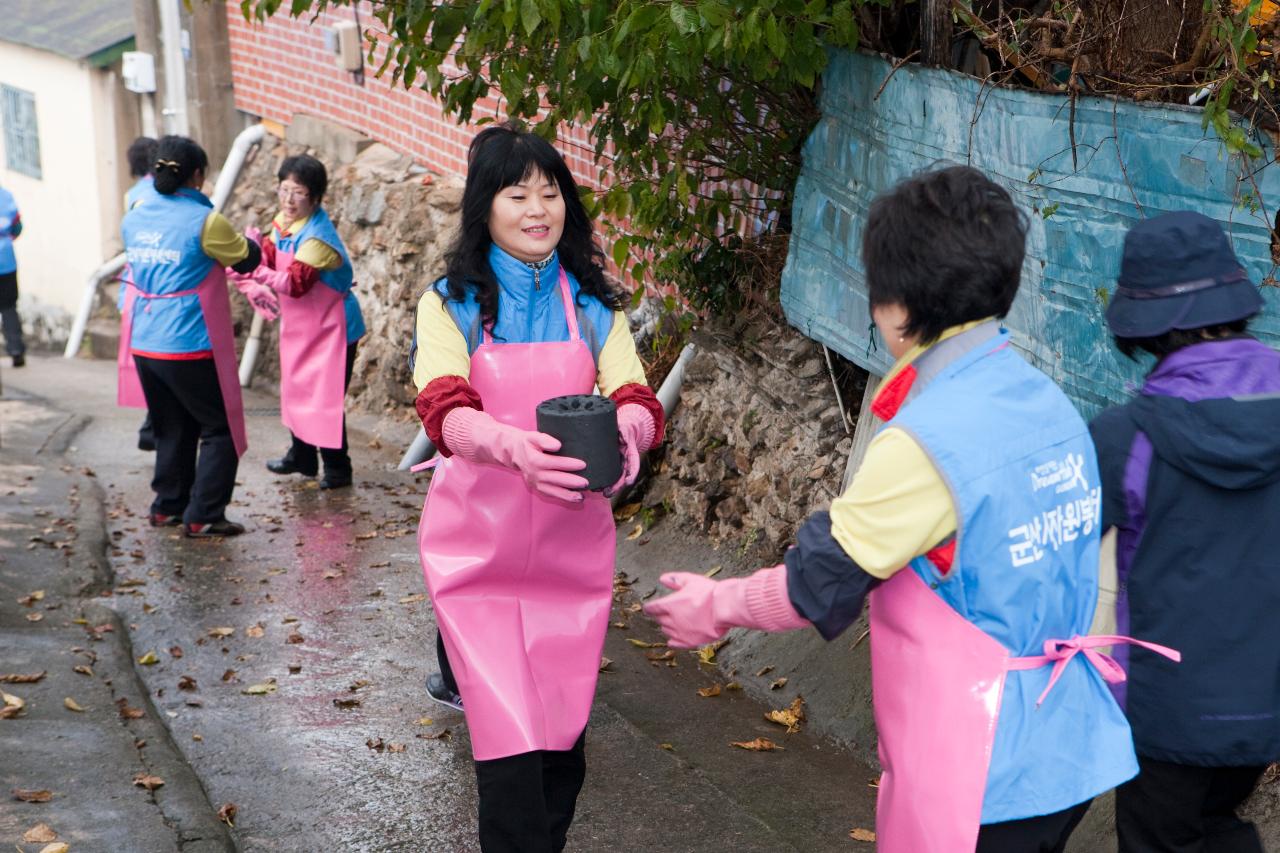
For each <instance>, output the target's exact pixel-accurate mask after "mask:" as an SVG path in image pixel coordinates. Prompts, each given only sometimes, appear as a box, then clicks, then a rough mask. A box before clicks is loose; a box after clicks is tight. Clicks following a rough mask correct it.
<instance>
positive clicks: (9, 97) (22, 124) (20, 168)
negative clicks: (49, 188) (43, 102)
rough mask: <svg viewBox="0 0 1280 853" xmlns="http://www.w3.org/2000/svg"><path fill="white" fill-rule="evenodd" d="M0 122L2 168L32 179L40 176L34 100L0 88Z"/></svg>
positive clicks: (22, 91) (8, 88)
mask: <svg viewBox="0 0 1280 853" xmlns="http://www.w3.org/2000/svg"><path fill="white" fill-rule="evenodd" d="M0 109H2V110H3V115H0V121H2V122H3V125H4V159H5V166H6V167H7V168H8V169H9V170H10V171H13V172H21V173H22V174H24V175H30V176H31V177H33V178H39V177H40V176H41V175H40V132H39V129H38V128H37V127H36V97H35V95H33V94H31V93H30V92H27V91H24V90H22V89H16V88H14V87H13V86H5V85H2V84H0Z"/></svg>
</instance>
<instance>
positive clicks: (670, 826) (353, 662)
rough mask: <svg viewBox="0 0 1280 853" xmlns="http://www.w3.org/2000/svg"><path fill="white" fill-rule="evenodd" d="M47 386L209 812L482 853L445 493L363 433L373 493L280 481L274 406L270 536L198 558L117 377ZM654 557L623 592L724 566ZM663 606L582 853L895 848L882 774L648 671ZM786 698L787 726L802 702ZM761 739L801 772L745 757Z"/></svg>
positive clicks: (575, 845) (87, 375)
mask: <svg viewBox="0 0 1280 853" xmlns="http://www.w3.org/2000/svg"><path fill="white" fill-rule="evenodd" d="M31 365H32V366H31V368H29V369H28V372H26V373H25V374H23V375H22V376H21V377H19V376H16V375H15V374H14V373H13V372H10V373H7V374H6V377H5V378H6V381H8V382H12V383H18V384H20V385H21V386H22V387H24V388H26V389H27V390H29V391H30V392H31V393H40V392H41V391H47V390H48V389H49V388H53V387H57V388H58V389H59V394H58V397H57V402H56V405H59V406H67V405H68V401H71V400H74V401H75V408H76V409H77V410H78V411H82V412H86V413H89V414H90V415H91V418H92V420H91V421H90V423H89V424H88V425H87V426H86V427H85V428H84V430H83V431H82V432H81V433H80V434H79V435H78V436H77V438H76V440H75V443H74V446H72V447H71V448H70V449H69V450H68V460H69V461H70V462H71V463H72V464H73V465H76V466H85V467H88V468H91V469H92V470H93V471H94V473H95V474H96V478H97V480H98V482H99V483H100V484H101V486H102V488H103V490H104V495H105V499H104V503H103V511H104V513H105V515H106V519H105V522H106V528H107V535H108V541H109V542H110V546H109V548H108V557H109V560H110V566H111V569H112V570H113V571H114V579H113V582H112V584H111V586H110V591H109V594H106V595H103V596H102V597H100V598H99V599H98V601H99V603H103V604H107V605H109V606H111V607H112V608H114V609H115V610H116V611H117V612H118V613H119V614H120V617H121V619H122V620H123V622H124V624H125V626H126V627H127V630H128V633H129V639H130V641H131V643H132V649H133V658H134V660H135V661H141V662H138V663H136V670H137V672H138V673H139V675H140V677H141V679H142V682H143V684H145V687H146V690H147V692H148V694H149V698H150V701H151V703H153V706H154V709H155V713H156V716H157V717H158V719H159V721H160V722H162V723H163V724H164V725H165V726H166V727H167V729H168V730H169V732H170V733H171V736H172V739H173V743H174V744H175V745H176V747H177V749H178V751H179V752H180V754H181V756H182V758H184V759H185V761H186V762H187V764H189V766H190V768H191V769H192V771H194V774H195V776H196V777H197V778H198V779H199V782H200V784H201V785H202V786H203V789H204V791H205V793H206V795H207V799H208V803H209V808H210V809H211V810H212V811H215V812H216V811H217V810H218V809H219V808H221V807H222V806H224V805H225V804H228V803H230V804H235V806H236V817H235V822H234V828H233V829H232V830H231V836H232V838H233V840H234V843H235V845H236V847H237V848H238V849H241V850H251V851H268V850H269V851H330V850H359V851H364V850H368V851H383V850H386V851H392V850H414V851H470V850H475V849H478V848H477V845H476V844H475V840H474V839H475V814H476V805H475V783H474V775H473V770H472V764H471V760H470V748H469V744H468V740H467V730H466V724H465V721H464V719H463V717H462V716H461V715H460V714H456V713H453V712H451V711H449V710H448V709H445V708H443V707H442V706H439V705H435V704H434V703H431V702H430V701H429V700H428V699H427V697H426V695H425V692H424V690H423V686H422V685H423V681H424V679H425V677H426V675H427V674H428V673H429V672H430V671H431V670H432V669H433V668H434V666H435V661H434V644H433V639H434V622H433V619H432V615H431V608H430V604H429V602H428V601H427V600H426V598H425V589H424V586H423V581H422V576H421V571H420V568H419V565H418V556H417V549H416V531H417V522H418V516H419V513H420V511H421V505H422V498H423V494H424V492H425V488H426V479H425V477H423V476H411V475H407V474H403V473H400V472H396V471H394V470H391V469H392V468H393V466H394V462H395V461H396V458H397V457H398V452H399V447H391V446H387V447H380V446H379V442H378V441H377V440H371V438H370V436H369V435H367V434H362V433H360V432H353V435H352V445H353V456H354V457H355V463H356V486H355V488H353V489H347V490H342V491H338V492H333V493H328V492H321V491H320V490H318V489H317V488H316V486H315V481H313V480H307V479H304V478H301V477H296V476H295V477H285V478H279V477H275V476H273V475H271V474H270V473H269V472H267V471H266V470H265V469H264V467H263V462H264V460H265V459H267V458H270V457H272V456H275V455H278V451H281V450H283V449H284V448H285V447H286V446H287V434H286V433H285V431H284V428H283V427H282V426H281V425H280V423H279V420H278V416H277V415H276V413H275V410H274V401H273V400H272V399H271V398H270V397H268V396H266V395H263V394H259V393H256V392H255V393H252V394H250V395H249V397H248V398H247V400H246V405H247V406H248V407H249V408H250V411H251V416H250V417H249V419H248V425H249V441H250V448H249V451H248V453H247V454H246V456H245V457H244V459H242V461H241V467H240V475H239V481H240V484H239V485H238V487H237V491H236V498H235V501H234V503H233V504H232V506H231V507H230V508H229V510H228V515H229V516H230V517H231V518H234V519H237V520H240V521H243V522H245V523H246V524H247V525H248V527H249V532H248V533H247V534H246V535H245V536H242V537H238V538H235V539H228V540H221V541H219V540H211V541H192V540H186V539H183V538H182V537H181V536H179V535H176V534H174V533H173V532H172V531H171V530H157V529H153V528H151V527H149V526H148V525H147V524H146V510H147V507H148V504H149V502H150V496H151V493H150V489H149V486H148V481H149V477H150V466H151V461H152V457H151V456H150V455H149V454H144V453H142V452H140V451H138V450H136V449H134V446H133V445H134V439H135V433H134V430H135V429H136V426H137V422H138V421H140V417H139V416H138V415H137V413H135V412H134V411H122V410H117V409H115V408H114V407H113V405H112V403H113V397H114V382H113V375H112V374H113V371H112V369H111V368H112V367H113V366H112V365H110V364H106V363H103V362H80V361H77V362H71V363H67V362H62V361H61V360H54V359H47V360H46V359H33V361H32V363H31ZM55 383H56V384H55ZM389 444H390V442H388V445H389ZM628 526H630V525H628ZM642 542H643V546H642V545H641V544H639V543H636V542H632V541H628V540H626V539H625V537H621V536H620V554H619V563H618V567H619V569H620V570H621V571H623V572H624V573H626V572H627V571H628V566H629V565H631V564H632V563H633V561H637V560H647V561H654V560H658V561H662V560H671V561H672V562H673V563H674V564H675V565H689V564H690V563H691V562H693V561H694V557H693V555H692V554H691V549H692V550H697V549H698V548H700V547H701V548H704V549H705V547H706V546H704V545H700V544H699V543H697V542H690V541H689V540H688V538H687V537H683V536H682V535H680V534H679V533H678V532H677V531H674V530H663V529H662V526H661V524H659V526H658V527H657V528H655V530H654V531H652V532H651V533H650V534H649V535H648V536H646V537H644V539H643V540H642ZM646 591H647V590H642V589H640V588H639V585H638V584H637V588H636V589H635V590H634V591H633V590H630V589H629V587H628V586H627V584H626V583H622V584H620V585H619V599H620V600H619V602H618V609H617V612H616V615H615V621H616V622H618V623H619V625H625V627H617V628H613V629H611V630H610V632H609V638H608V643H607V645H606V649H605V655H606V657H609V658H611V659H612V660H613V663H612V664H610V665H609V667H608V669H607V671H606V672H605V673H604V674H602V676H601V684H600V690H599V693H598V700H597V704H596V709H595V711H594V713H593V717H592V722H591V726H590V728H589V732H588V739H587V756H588V776H587V782H586V786H585V789H584V792H583V795H582V797H581V799H580V801H579V811H578V817H577V819H576V821H575V824H574V827H573V829H572V830H571V832H570V836H569V848H568V849H569V850H581V851H607V850H608V851H612V850H619V851H631V850H635V851H695V850H714V849H731V850H737V851H761V853H763V851H780V850H803V851H828V850H830V851H857V850H868V851H869V850H871V849H872V847H873V845H871V844H868V843H861V842H857V841H853V840H851V839H850V837H849V830H850V829H851V828H853V827H871V826H872V824H873V817H872V810H871V809H872V800H873V796H874V792H873V791H872V789H871V788H870V787H869V786H868V783H869V782H872V781H873V780H874V773H873V772H872V771H871V770H869V769H867V768H866V767H863V766H859V765H858V764H856V763H855V761H854V760H853V759H852V758H851V757H850V756H848V755H847V754H845V753H843V752H842V751H840V750H838V749H836V748H835V747H834V746H833V745H831V744H830V743H827V742H824V741H820V740H818V739H816V738H812V737H810V736H809V735H808V734H806V733H805V732H803V731H802V732H800V733H798V734H790V735H789V734H786V733H785V732H784V730H783V729H782V728H780V727H779V726H777V725H775V724H772V723H769V722H766V721H765V720H764V719H763V714H764V712H765V711H766V710H769V708H767V707H764V706H761V705H759V704H756V703H754V702H752V701H750V700H748V699H746V698H743V697H742V695H741V693H740V692H737V691H726V692H724V693H722V694H721V695H720V696H718V697H715V698H702V697H700V696H698V695H697V693H696V690H697V689H698V688H701V687H707V686H709V685H712V684H715V683H721V684H723V683H725V682H726V681H727V680H728V679H729V678H730V676H728V675H727V674H725V673H721V672H718V671H717V670H716V669H715V668H714V667H708V666H704V665H701V664H699V663H698V661H697V659H696V657H695V656H694V655H693V654H691V653H685V652H680V653H678V654H677V655H676V656H675V658H674V661H649V660H648V659H646V656H645V651H646V650H644V649H641V648H638V647H636V646H635V645H633V644H631V643H629V642H627V640H628V639H631V638H634V639H641V640H646V641H652V640H655V639H657V637H656V635H655V633H654V629H653V627H652V625H651V624H649V623H648V621H647V620H645V619H644V618H643V616H642V615H636V614H632V613H631V612H630V609H629V607H630V605H632V604H633V603H634V602H635V600H636V594H637V593H643V592H646ZM152 660H154V661H155V662H154V663H152V662H150V661H152ZM669 663H674V664H675V666H669V665H668V664H669ZM778 695H779V701H778V702H777V703H776V704H775V705H772V706H771V707H775V708H781V707H785V706H786V705H787V704H788V703H789V702H790V701H791V699H793V698H794V697H793V696H792V695H789V694H786V693H785V691H783V690H780V691H779V693H778ZM2 722H3V721H0V723H2ZM759 736H765V737H769V738H771V739H773V740H774V741H776V742H777V743H778V744H780V745H782V746H784V747H785V749H784V750H781V751H776V752H771V753H752V752H746V751H743V750H740V749H736V748H733V747H731V746H730V745H729V743H730V741H750V740H752V739H753V738H756V737H759ZM0 840H4V839H0ZM113 843H114V842H113ZM74 849H76V850H81V849H85V850H91V849H112V850H114V849H132V848H116V847H114V846H113V847H109V848H95V847H93V846H92V844H90V845H87V846H83V847H77V848H74ZM136 849H139V850H147V851H148V853H150V848H147V847H139V848H136ZM170 849H179V848H177V847H174V848H170Z"/></svg>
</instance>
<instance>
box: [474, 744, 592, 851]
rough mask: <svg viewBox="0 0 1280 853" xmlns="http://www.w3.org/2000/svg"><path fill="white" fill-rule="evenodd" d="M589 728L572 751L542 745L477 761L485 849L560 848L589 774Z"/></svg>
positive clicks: (481, 825) (482, 838) (477, 779)
mask: <svg viewBox="0 0 1280 853" xmlns="http://www.w3.org/2000/svg"><path fill="white" fill-rule="evenodd" d="M586 739H587V733H586V732H585V731H584V732H583V733H582V734H581V735H579V737H578V742H577V743H575V744H574V745H573V749H570V750H568V751H566V752H555V751H552V750H538V751H536V752H524V753H521V754H520V755H512V756H509V757H507V758H495V759H493V760H492V761H477V762H476V782H477V783H478V786H479V789H480V849H481V850H483V851H484V853H559V851H561V850H563V849H564V845H565V837H566V836H567V835H568V833H569V824H571V823H573V812H574V809H575V808H576V807H577V804H578V792H579V791H581V790H582V781H583V779H585V778H586V775H587V757H586Z"/></svg>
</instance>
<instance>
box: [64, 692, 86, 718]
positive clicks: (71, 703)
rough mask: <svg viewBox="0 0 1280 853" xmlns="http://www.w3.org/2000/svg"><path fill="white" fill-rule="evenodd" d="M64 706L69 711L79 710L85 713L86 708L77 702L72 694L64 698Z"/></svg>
mask: <svg viewBox="0 0 1280 853" xmlns="http://www.w3.org/2000/svg"><path fill="white" fill-rule="evenodd" d="M62 706H63V707H64V708H66V709H67V710H68V711H77V712H79V713H82V714H83V713H84V708H81V707H80V703H78V702H76V700H74V699H72V698H71V697H70V696H68V697H67V698H65V699H63V700H62Z"/></svg>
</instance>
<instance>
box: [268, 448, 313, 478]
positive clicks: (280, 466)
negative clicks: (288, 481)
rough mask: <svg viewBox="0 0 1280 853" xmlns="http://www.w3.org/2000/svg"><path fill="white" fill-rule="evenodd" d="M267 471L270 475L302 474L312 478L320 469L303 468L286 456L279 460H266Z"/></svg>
mask: <svg viewBox="0 0 1280 853" xmlns="http://www.w3.org/2000/svg"><path fill="white" fill-rule="evenodd" d="M267 470H268V471H270V472H271V473H272V474H302V475H303V476H305V477H314V476H315V475H316V474H317V473H318V472H319V470H320V469H319V466H315V465H313V466H312V467H311V468H303V467H302V466H301V465H299V464H298V463H297V462H295V461H293V459H292V458H290V457H289V456H288V454H286V455H284V456H282V457H280V458H279V459H269V460H267Z"/></svg>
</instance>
